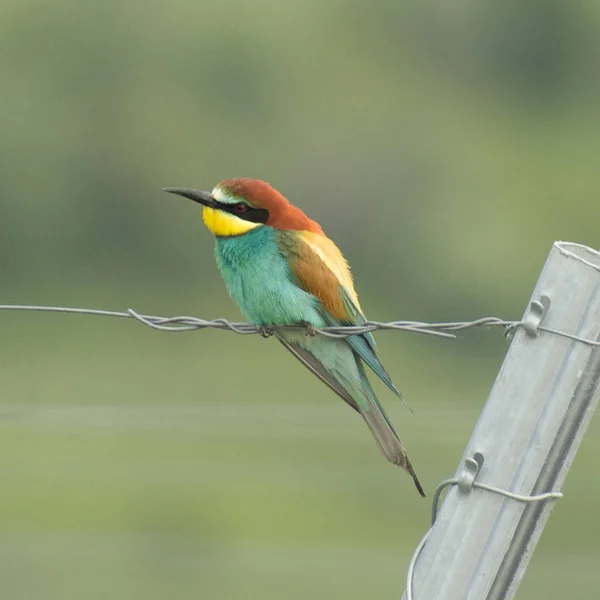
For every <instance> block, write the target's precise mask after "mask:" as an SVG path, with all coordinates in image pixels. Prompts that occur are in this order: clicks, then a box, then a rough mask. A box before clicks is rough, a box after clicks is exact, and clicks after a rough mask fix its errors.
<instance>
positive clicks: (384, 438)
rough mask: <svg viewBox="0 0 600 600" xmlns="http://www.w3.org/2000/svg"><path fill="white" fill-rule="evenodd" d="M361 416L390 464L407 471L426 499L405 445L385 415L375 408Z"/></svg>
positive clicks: (361, 412) (362, 413)
mask: <svg viewBox="0 0 600 600" xmlns="http://www.w3.org/2000/svg"><path fill="white" fill-rule="evenodd" d="M360 414H361V416H362V418H363V419H364V420H365V423H366V424H367V426H368V427H369V429H370V430H371V434H372V435H373V438H375V441H376V442H377V445H378V446H379V449H380V450H381V453H382V454H383V455H384V456H385V458H387V460H388V461H389V462H391V463H392V464H394V465H396V466H398V467H400V468H402V469H404V470H405V471H407V472H408V473H409V474H410V476H411V477H412V478H413V481H414V482H415V486H416V488H417V490H418V491H419V494H421V496H423V497H425V492H424V490H423V487H422V486H421V482H420V481H419V479H418V477H417V474H416V473H415V470H414V469H413V466H412V464H411V462H410V460H409V458H408V454H407V453H406V449H405V448H404V444H403V443H402V442H401V441H400V439H399V438H398V435H397V434H396V432H395V431H394V429H393V428H392V427H391V426H390V424H389V423H388V421H387V418H385V415H384V414H383V413H382V412H381V411H379V410H377V408H376V407H374V406H371V407H369V409H368V410H361V411H360Z"/></svg>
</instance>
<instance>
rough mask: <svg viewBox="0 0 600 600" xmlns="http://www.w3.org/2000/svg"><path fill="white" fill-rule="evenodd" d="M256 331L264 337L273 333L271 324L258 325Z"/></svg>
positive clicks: (268, 336) (273, 328)
mask: <svg viewBox="0 0 600 600" xmlns="http://www.w3.org/2000/svg"><path fill="white" fill-rule="evenodd" d="M258 333H259V334H260V335H261V336H262V337H264V338H265V339H267V338H270V337H271V336H272V335H273V334H274V333H275V327H273V325H259V326H258Z"/></svg>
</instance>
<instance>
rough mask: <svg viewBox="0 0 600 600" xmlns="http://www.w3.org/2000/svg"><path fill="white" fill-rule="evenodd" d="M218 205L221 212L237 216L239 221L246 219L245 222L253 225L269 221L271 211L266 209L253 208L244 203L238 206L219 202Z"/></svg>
mask: <svg viewBox="0 0 600 600" xmlns="http://www.w3.org/2000/svg"><path fill="white" fill-rule="evenodd" d="M218 204H219V208H220V209H221V210H223V211H225V212H228V213H230V214H232V215H235V216H236V217H238V218H239V219H244V221H250V222H251V223H266V222H267V221H268V219H269V211H268V210H267V209H266V208H253V207H252V206H249V205H248V204H245V203H243V202H238V203H236V204H227V203H224V202H219V203H218ZM241 207H243V208H241Z"/></svg>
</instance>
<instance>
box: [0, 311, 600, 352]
mask: <svg viewBox="0 0 600 600" xmlns="http://www.w3.org/2000/svg"><path fill="white" fill-rule="evenodd" d="M0 310H16V311H31V312H52V313H66V314H77V315H92V316H100V317H114V318H121V319H135V320H136V321H139V322H140V323H143V324H144V325H146V326H148V327H151V328H152V329H157V330H159V331H170V332H177V331H194V330H197V329H221V330H225V331H233V332H234V333H239V334H241V335H253V334H257V333H258V334H260V335H262V336H263V337H268V336H269V335H271V334H272V333H273V331H274V329H275V328H277V329H301V330H302V329H304V330H306V331H307V333H308V334H310V335H323V336H326V337H330V338H346V337H348V336H351V335H361V334H364V333H369V332H372V331H412V332H414V333H421V334H425V335H433V336H437V337H443V338H449V339H456V335H455V334H454V333H453V332H456V331H462V330H464V329H470V328H473V327H482V328H490V327H502V328H504V329H505V332H506V334H507V335H509V334H511V333H512V332H513V331H514V330H515V329H517V328H519V327H521V326H525V324H524V323H523V322H522V321H507V320H505V319H500V318H498V317H483V318H481V319H475V320H474V321H450V322H443V323H427V322H424V321H389V322H387V323H384V322H380V321H366V322H365V323H363V324H361V325H344V326H336V327H321V328H316V327H315V328H312V327H311V328H308V329H307V327H306V326H305V325H302V324H294V325H277V326H266V327H257V326H256V325H253V324H252V323H243V322H238V321H228V320H227V319H222V318H221V319H212V320H207V319H201V318H199V317H192V316H188V315H180V316H176V317H160V316H156V315H143V314H141V313H138V312H137V311H135V310H133V309H132V308H129V309H127V311H124V312H122V311H114V310H101V309H94V308H72V307H68V306H37V305H30V304H0ZM537 331H544V332H547V333H551V334H554V335H559V336H561V337H565V338H568V339H571V340H574V341H577V342H582V343H584V344H587V345H589V346H600V341H596V340H589V339H586V338H583V337H580V336H577V335H574V334H571V333H568V332H564V331H558V330H556V329H552V328H550V327H544V326H543V325H538V326H537V327H536V332H537Z"/></svg>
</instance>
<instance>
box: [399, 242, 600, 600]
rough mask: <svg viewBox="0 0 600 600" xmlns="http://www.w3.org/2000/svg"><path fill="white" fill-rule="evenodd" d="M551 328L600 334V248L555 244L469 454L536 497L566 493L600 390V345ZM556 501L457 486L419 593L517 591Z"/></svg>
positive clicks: (462, 598) (487, 477) (464, 599)
mask: <svg viewBox="0 0 600 600" xmlns="http://www.w3.org/2000/svg"><path fill="white" fill-rule="evenodd" d="M542 313H543V314H542ZM540 318H541V323H542V326H541V327H539V329H538V327H537V325H538V323H539V321H540ZM548 330H554V331H557V332H566V333H569V334H572V335H575V336H579V337H581V338H585V339H589V340H593V341H596V340H598V339H599V335H600V253H598V252H596V251H594V250H591V249H590V248H587V247H585V246H581V245H579V244H572V243H568V242H556V243H555V244H554V246H553V248H552V250H551V252H550V255H549V257H548V259H547V261H546V265H545V266H544V269H543V271H542V274H541V276H540V278H539V280H538V283H537V285H536V288H535V290H534V292H533V296H532V298H531V303H530V305H529V307H528V309H527V311H526V313H525V316H524V319H523V326H522V327H520V328H519V329H518V330H517V331H516V334H515V337H514V339H513V341H512V343H511V345H510V348H509V350H508V353H507V355H506V358H505V360H504V363H503V365H502V367H501V369H500V372H499V373H498V376H497V378H496V381H495V383H494V386H493V388H492V391H491V392H490V396H489V398H488V401H487V403H486V404H485V407H484V409H483V411H482V414H481V416H480V418H479V421H478V423H477V425H476V427H475V429H474V431H473V434H472V437H471V440H470V441H469V443H468V445H467V448H466V451H465V454H464V456H463V460H462V461H461V464H463V463H464V460H465V459H466V458H468V457H471V456H473V455H474V454H475V453H481V454H482V455H483V457H484V462H483V465H482V467H481V469H480V471H479V474H478V476H477V477H478V479H477V480H478V481H480V482H483V483H486V484H489V485H493V486H496V487H498V488H502V489H506V490H510V491H511V492H515V493H517V494H522V495H527V496H529V495H534V494H540V493H542V492H547V491H559V490H560V488H561V486H562V484H563V481H564V479H565V477H566V474H567V471H568V469H569V467H570V466H571V462H572V461H573V458H574V456H575V453H576V452H577V449H578V447H579V445H580V443H581V440H582V438H583V434H584V432H585V429H586V427H587V425H588V424H589V421H590V419H591V417H592V414H593V412H594V409H595V408H596V405H597V403H598V399H599V397H600V347H598V346H594V345H591V344H587V343H585V342H582V341H576V340H573V339H569V338H566V337H564V336H561V335H558V334H557V333H552V332H549V331H548ZM462 468H463V467H461V468H459V471H458V472H457V477H460V476H461V470H462ZM463 474H464V473H463ZM553 504H554V503H553V502H552V501H550V502H536V503H521V502H518V501H515V500H514V499H509V498H506V497H503V496H500V495H498V494H495V493H492V492H489V491H486V490H482V489H472V490H470V491H468V490H464V489H461V488H460V487H459V486H456V485H455V486H453V487H451V488H450V490H449V492H448V493H447V495H446V498H445V500H444V503H443V505H442V508H441V510H440V511H439V514H438V516H437V519H436V521H435V524H434V525H433V527H432V529H431V531H430V534H429V537H428V539H427V542H426V543H425V546H424V548H423V550H422V552H421V554H420V555H419V557H418V560H417V562H416V565H415V569H414V577H413V578H412V596H413V598H412V600H433V599H435V600H508V599H510V598H512V597H513V596H514V594H515V592H516V590H517V587H518V585H519V583H520V581H521V579H522V577H523V575H524V573H525V570H526V568H527V565H528V562H529V559H530V557H531V554H532V553H533V550H534V548H535V545H536V543H537V542H538V540H539V537H540V535H541V533H542V529H543V528H544V525H545V524H546V521H547V519H548V516H549V513H550V510H551V509H552V506H553ZM404 598H405V599H406V598H407V595H406V594H405V596H404Z"/></svg>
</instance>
